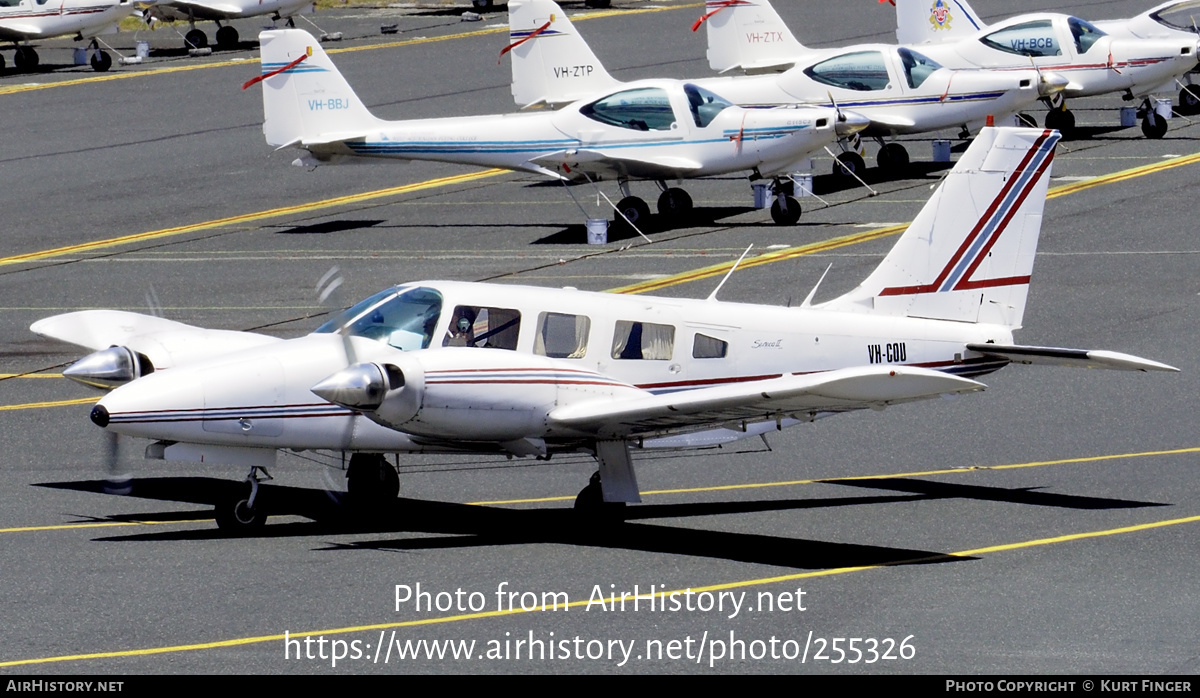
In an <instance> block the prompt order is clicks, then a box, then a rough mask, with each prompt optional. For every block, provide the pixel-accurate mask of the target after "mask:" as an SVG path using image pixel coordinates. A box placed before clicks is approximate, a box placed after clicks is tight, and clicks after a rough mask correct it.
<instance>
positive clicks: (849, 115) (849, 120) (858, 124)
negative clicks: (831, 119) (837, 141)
mask: <svg viewBox="0 0 1200 698" xmlns="http://www.w3.org/2000/svg"><path fill="white" fill-rule="evenodd" d="M870 125H871V120H870V119H868V118H867V117H865V116H863V115H862V114H859V113H858V112H853V111H842V112H841V113H840V114H839V115H838V120H837V126H836V127H835V130H836V131H837V134H838V135H839V136H849V135H850V134H852V133H858V132H859V131H861V130H863V129H864V128H866V127H868V126H870Z"/></svg>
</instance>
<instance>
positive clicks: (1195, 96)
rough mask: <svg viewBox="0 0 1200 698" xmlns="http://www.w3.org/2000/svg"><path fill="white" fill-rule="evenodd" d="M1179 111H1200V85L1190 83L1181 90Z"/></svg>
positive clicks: (1183, 112)
mask: <svg viewBox="0 0 1200 698" xmlns="http://www.w3.org/2000/svg"><path fill="white" fill-rule="evenodd" d="M1179 113H1180V114H1196V113H1200V85H1188V86H1187V87H1184V88H1182V89H1180V90H1179Z"/></svg>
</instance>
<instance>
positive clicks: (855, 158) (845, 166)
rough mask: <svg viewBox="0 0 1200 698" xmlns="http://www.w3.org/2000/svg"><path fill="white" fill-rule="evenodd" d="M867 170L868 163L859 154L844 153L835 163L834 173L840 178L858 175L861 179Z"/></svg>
mask: <svg viewBox="0 0 1200 698" xmlns="http://www.w3.org/2000/svg"><path fill="white" fill-rule="evenodd" d="M866 170H867V163H866V161H865V160H863V159H862V156H861V155H859V154H858V153H849V152H847V153H842V154H841V155H839V156H837V160H835V161H834V163H833V173H834V174H835V175H837V176H839V177H849V176H850V175H851V174H856V175H858V176H859V177H861V176H862V175H863V172H866Z"/></svg>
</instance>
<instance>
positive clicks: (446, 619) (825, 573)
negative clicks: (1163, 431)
mask: <svg viewBox="0 0 1200 698" xmlns="http://www.w3.org/2000/svg"><path fill="white" fill-rule="evenodd" d="M1198 521H1200V516H1186V517H1182V518H1177V519H1167V520H1164V521H1151V522H1149V523H1143V524H1135V525H1133V526H1122V527H1120V528H1109V529H1104V530H1099V531H1083V532H1080V533H1068V534H1064V535H1061V536H1052V537H1050V538H1036V539H1033V540H1026V541H1018V542H1014V543H1002V544H999V545H989V546H984V547H980V548H972V549H970V550H960V551H958V552H953V553H941V554H935V555H928V556H925V557H920V558H913V559H909V560H895V561H892V562H885V563H881V564H878V565H861V566H856V567H836V568H832V569H824V570H815V571H812V572H799V573H796V574H785V575H779V576H776V577H760V578H757V579H745V580H738V581H733V582H724V583H720V584H712V585H709V586H702V587H688V588H687V589H686V590H685V589H676V590H673V591H665V590H664V591H662V592H661V593H662V594H664V595H666V596H670V595H671V594H684V593H686V592H687V591H690V592H691V593H693V594H700V593H704V592H714V591H724V590H728V589H739V588H746V587H755V586H763V585H767V584H779V583H782V582H794V581H797V580H801V579H813V578H816V577H831V576H834V575H841V574H849V573H852V572H864V571H867V570H875V569H881V568H884V567H893V566H897V565H912V564H919V563H923V562H937V561H944V560H953V559H956V558H957V559H961V558H971V557H979V556H981V555H991V554H995V553H1001V552H1008V551H1012V550H1021V549H1025V548H1036V547H1041V546H1047V545H1058V544H1061V543H1069V542H1073V541H1078V540H1086V539H1089V538H1103V537H1106V536H1115V535H1123V534H1127V533H1138V532H1142V531H1149V530H1153V529H1157V528H1166V527H1168V526H1178V525H1181V524H1189V523H1196V522H1198ZM589 601H590V599H589V600H579V601H573V602H571V603H570V604H568V605H567V606H568V608H571V607H574V608H581V607H584V606H586V605H587V604H588V603H589ZM538 612H541V611H539V610H538V609H533V610H528V611H527V610H525V609H522V608H511V609H505V610H495V611H483V612H480V613H464V614H459V615H453V616H441V617H437V618H421V619H418V620H409V621H399V622H392V623H372V624H369V625H353V626H346V627H341V628H329V629H325V630H305V631H298V632H294V633H293V632H289V633H288V634H287V635H284V634H275V635H257V636H252V637H240V638H234V639H231V640H216V641H213V642H197V643H192V644H187V645H172V646H167V647H147V648H143V649H130V650H115V651H110V652H90V653H86V654H68V655H59V656H56V657H38V658H33V659H17V660H12V661H7V662H0V667H12V666H28V665H32V664H50V663H55V662H74V661H81V660H87V659H114V658H118V657H144V656H148V655H155V654H170V653H175V652H193V651H196V650H208V649H216V648H220V647H238V646H242V645H253V644H261V643H264V642H279V641H281V640H284V639H285V638H287V637H292V638H301V637H305V636H317V635H319V636H330V635H344V634H348V633H361V632H370V631H376V630H389V629H395V628H412V627H419V626H429V625H443V624H447V623H461V622H464V621H472V620H482V619H484V618H495V617H499V616H513V615H521V614H527V613H538Z"/></svg>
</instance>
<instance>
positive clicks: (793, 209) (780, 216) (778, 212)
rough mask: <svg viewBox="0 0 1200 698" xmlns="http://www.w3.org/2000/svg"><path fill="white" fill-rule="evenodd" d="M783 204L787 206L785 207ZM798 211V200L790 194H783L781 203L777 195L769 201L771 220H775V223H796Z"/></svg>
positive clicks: (798, 218) (798, 215)
mask: <svg viewBox="0 0 1200 698" xmlns="http://www.w3.org/2000/svg"><path fill="white" fill-rule="evenodd" d="M784 205H786V206H787V208H786V209H785V208H784ZM800 213H801V211H800V202H799V201H796V199H795V198H793V197H791V196H784V197H783V204H781V203H780V201H779V197H778V196H776V197H775V200H774V201H772V202H771V220H773V221H775V223H776V225H796V223H797V222H798V221H799V220H800Z"/></svg>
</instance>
